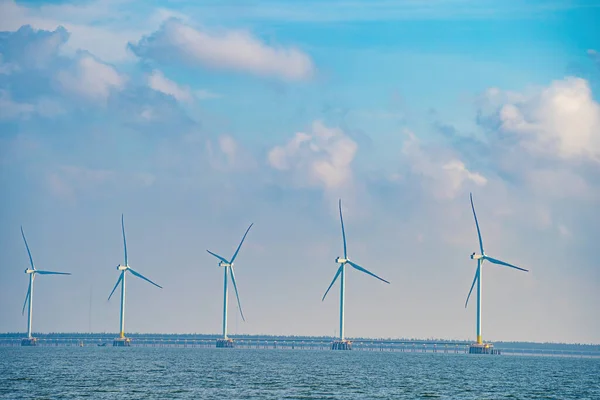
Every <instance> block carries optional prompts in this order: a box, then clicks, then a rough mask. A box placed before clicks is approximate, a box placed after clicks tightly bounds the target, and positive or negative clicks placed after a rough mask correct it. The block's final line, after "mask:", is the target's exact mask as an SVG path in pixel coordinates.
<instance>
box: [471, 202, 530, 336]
mask: <svg viewBox="0 0 600 400" xmlns="http://www.w3.org/2000/svg"><path fill="white" fill-rule="evenodd" d="M469 196H470V198H471V209H472V210H473V217H474V218H475V226H476V227H477V237H478V238H479V250H481V254H476V253H475V252H473V254H471V260H477V270H476V271H475V278H474V279H473V283H472V284H471V289H470V290H469V294H468V296H467V301H466V302H465V308H467V304H468V303H469V298H470V297H471V292H472V291H473V287H474V286H475V283H477V345H480V346H481V345H483V339H482V337H481V296H482V292H481V271H482V270H481V267H482V266H483V262H484V261H489V262H491V263H492V264H497V265H502V266H505V267H510V268H515V269H518V270H520V271H525V272H528V270H526V269H524V268H520V267H517V266H515V265H512V264H509V263H507V262H504V261H500V260H498V259H496V258H492V257H489V256H487V255H486V254H485V252H484V251H483V241H482V240H481V231H480V230H479V222H478V221H477V214H475V206H474V205H473V194H472V193H469Z"/></svg>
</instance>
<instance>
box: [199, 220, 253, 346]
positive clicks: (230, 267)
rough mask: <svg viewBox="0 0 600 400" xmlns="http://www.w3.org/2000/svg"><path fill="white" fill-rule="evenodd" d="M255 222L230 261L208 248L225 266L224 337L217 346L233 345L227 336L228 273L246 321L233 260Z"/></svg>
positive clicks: (220, 265) (221, 264)
mask: <svg viewBox="0 0 600 400" xmlns="http://www.w3.org/2000/svg"><path fill="white" fill-rule="evenodd" d="M252 225H254V223H251V224H250V226H249V227H248V229H246V233H244V237H242V241H241V242H240V244H239V246H238V247H237V249H236V250H235V253H233V257H231V261H228V260H227V259H226V258H224V257H221V256H220V255H218V254H216V253H213V252H212V251H210V250H206V251H207V252H208V253H210V254H211V255H213V256H215V257H216V258H218V259H219V267H223V339H217V347H233V340H232V339H229V338H228V337H227V275H228V273H230V274H231V282H232V283H233V289H234V290H235V297H236V298H237V302H238V307H239V309H240V314H241V315H242V320H243V321H244V322H245V321H246V319H245V318H244V313H243V312H242V304H241V303H240V296H239V294H238V290H237V284H236V283H235V274H234V273H233V262H234V261H235V258H236V257H237V255H238V253H239V251H240V248H241V247H242V243H244V239H246V235H247V234H248V232H249V231H250V228H252Z"/></svg>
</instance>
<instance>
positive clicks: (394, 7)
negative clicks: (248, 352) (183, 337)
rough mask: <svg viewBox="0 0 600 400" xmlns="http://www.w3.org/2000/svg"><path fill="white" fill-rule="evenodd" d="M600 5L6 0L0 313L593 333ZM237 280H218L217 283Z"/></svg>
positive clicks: (297, 326) (141, 324) (381, 330)
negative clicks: (230, 264)
mask: <svg viewBox="0 0 600 400" xmlns="http://www.w3.org/2000/svg"><path fill="white" fill-rule="evenodd" d="M599 20H600V2H599V1H575V0H573V1H566V0H554V1H550V2H548V1H529V2H523V1H513V0H508V1H505V2H497V1H488V0H478V1H470V0H428V1H411V0H399V1H385V0H374V1H333V0H320V1H316V0H309V1H302V2H300V1H298V2H287V1H248V2H244V5H239V2H233V1H205V2H197V1H189V0H182V1H169V2H160V1H141V0H108V1H93V0H92V1H89V0H86V1H78V2H74V1H73V2H71V1H56V2H40V1H13V0H0V187H1V189H2V190H1V191H0V194H1V197H0V201H1V203H0V204H1V207H0V332H25V331H26V327H27V318H26V315H25V316H23V315H22V314H21V309H22V307H23V301H24V300H25V295H26V292H27V284H28V277H27V275H26V274H24V273H23V271H24V270H25V268H27V267H28V256H27V251H26V249H25V245H24V243H23V240H22V238H21V234H20V227H21V226H22V227H23V229H24V232H25V234H26V237H27V240H28V243H29V246H30V248H31V252H32V255H33V259H34V262H35V264H36V267H37V268H38V269H46V270H55V271H66V272H71V273H72V275H71V276H39V277H38V278H36V281H35V289H34V310H33V317H34V318H33V331H34V332H73V331H79V332H87V331H90V330H91V331H96V332H117V331H118V327H119V325H118V324H119V298H118V296H115V297H113V298H112V299H111V300H110V302H108V301H107V297H108V295H109V294H110V291H111V290H112V288H113V286H114V284H115V283H116V281H117V278H118V272H117V270H116V268H115V267H116V266H117V265H118V264H119V263H123V243H122V237H121V226H120V219H121V214H124V220H125V229H126V232H127V244H128V257H129V265H130V266H131V267H132V268H134V269H135V270H137V271H139V272H140V273H142V274H144V275H145V276H147V277H148V278H150V279H152V280H153V281H155V282H157V283H158V284H160V285H161V286H163V289H158V288H156V287H154V286H152V285H150V284H148V283H147V282H144V281H143V280H140V279H137V278H135V277H129V278H128V285H127V304H126V326H125V329H126V332H147V333H171V332H177V333H214V334H217V333H219V332H220V331H221V313H222V300H223V298H222V290H223V275H222V270H221V268H220V267H218V265H217V263H218V260H216V259H215V258H213V257H211V256H210V255H209V254H208V253H207V252H206V250H207V249H210V250H211V251H214V252H216V253H218V254H221V255H223V256H225V257H229V256H231V255H232V254H233V252H234V251H235V248H236V247H237V244H238V243H239V241H240V239H241V237H242V235H243V233H244V231H245V230H246V228H247V227H248V225H249V224H250V223H254V226H253V227H252V229H251V230H250V232H249V234H248V236H247V238H246V241H245V243H244V245H243V247H242V249H241V251H240V254H239V255H238V258H237V260H236V262H235V273H236V280H237V284H238V289H239V294H240V299H241V304H242V307H243V311H244V315H245V317H246V321H245V322H243V321H242V320H241V317H239V314H237V309H236V304H235V298H234V297H230V319H229V327H230V333H231V334H236V333H237V334H273V335H275V334H282V335H334V334H335V333H337V330H338V308H339V284H336V285H335V286H334V287H333V288H332V289H331V292H330V293H329V295H328V296H327V298H326V299H325V300H324V301H322V300H321V298H322V296H323V294H324V293H325V290H326V289H327V287H328V285H329V283H330V282H331V279H332V278H333V276H334V274H335V272H336V269H337V265H336V264H335V261H334V260H335V258H336V257H337V256H341V255H343V254H342V251H343V247H342V238H341V229H340V222H339V216H338V210H337V206H338V199H339V198H342V201H343V210H344V218H345V228H346V236H347V241H348V255H349V258H350V259H352V260H353V261H354V262H356V263H358V264H360V265H361V266H363V267H365V268H367V269H368V270H370V271H372V272H373V273H375V274H377V275H379V276H381V277H383V278H385V279H387V280H388V281H390V282H391V284H390V285H387V284H385V283H383V282H380V281H378V280H376V279H373V278H372V277H370V276H368V275H365V274H363V273H361V272H359V271H356V270H353V269H349V270H348V272H347V279H346V290H347V291H346V325H345V327H346V328H345V330H346V335H347V336H350V337H358V336H362V337H374V338H388V337H393V338H396V337H408V338H446V339H469V340H475V312H476V310H475V302H474V301H473V300H474V299H472V300H471V301H470V302H469V305H468V307H467V308H466V309H465V300H466V297H467V294H468V291H469V288H470V285H471V282H472V280H473V276H474V272H475V269H476V262H475V261H474V260H471V259H470V257H469V256H470V254H471V253H473V252H474V251H476V250H477V249H478V241H477V232H476V229H475V224H474V220H473V215H472V212H471V208H470V202H469V193H470V192H472V193H473V198H474V202H475V207H476V210H477V212H478V218H479V224H480V227H481V231H482V237H483V243H484V246H485V249H486V254H488V255H490V256H492V257H496V258H500V259H502V260H504V261H507V262H510V263H512V264H516V265H518V266H520V267H523V268H526V269H528V270H529V272H528V273H524V272H521V271H517V270H514V269H510V268H505V267H500V266H496V265H491V264H485V265H484V267H483V272H482V279H483V281H482V282H483V297H482V302H483V319H482V321H483V329H482V331H483V337H484V340H492V341H493V340H503V341H512V340H520V341H538V342H545V341H549V342H572V343H600V318H598V309H599V306H600V268H599V267H600V266H599V264H598V257H597V248H598V247H597V246H598V240H597V238H598V237H600V213H598V211H597V210H598V206H599V205H600V24H598V23H597V21H599ZM230 294H231V293H230Z"/></svg>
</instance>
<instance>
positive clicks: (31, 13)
mask: <svg viewBox="0 0 600 400" xmlns="http://www.w3.org/2000/svg"><path fill="white" fill-rule="evenodd" d="M117 3H118V2H112V1H91V2H89V3H86V4H85V5H73V4H49V5H43V6H35V5H34V6H30V7H28V6H25V5H19V4H17V3H16V2H15V1H13V0H4V1H0V15H1V16H2V18H0V31H16V30H17V29H19V28H20V27H21V26H23V25H31V26H32V27H34V28H35V29H44V30H48V31H53V30H54V29H56V28H57V27H60V26H62V27H65V28H66V29H67V30H68V31H69V32H70V33H71V35H70V36H69V39H68V41H67V42H66V44H65V49H64V50H66V52H68V53H70V54H75V53H76V52H77V51H78V50H88V51H90V52H91V53H93V54H94V55H96V56H97V57H100V58H101V59H103V60H108V61H111V62H118V61H126V60H128V59H129V60H130V59H132V58H133V56H132V54H130V53H128V52H127V43H128V42H129V41H131V40H134V39H135V38H138V37H140V36H141V35H142V31H136V30H132V29H131V28H130V26H131V21H130V20H131V18H132V17H131V14H130V13H125V12H123V10H119V9H118V7H116V5H117ZM117 15H123V17H122V18H123V19H122V20H119V19H118V18H116V16H117ZM125 15H127V17H129V21H128V20H127V17H126V16H125ZM123 20H125V22H124V21H123ZM154 26H156V25H154Z"/></svg>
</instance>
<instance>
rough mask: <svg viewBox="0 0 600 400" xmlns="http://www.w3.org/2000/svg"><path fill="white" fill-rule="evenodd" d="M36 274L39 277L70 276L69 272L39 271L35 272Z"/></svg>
mask: <svg viewBox="0 0 600 400" xmlns="http://www.w3.org/2000/svg"><path fill="white" fill-rule="evenodd" d="M35 273H36V274H40V275H71V273H70V272H54V271H39V270H35Z"/></svg>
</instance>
